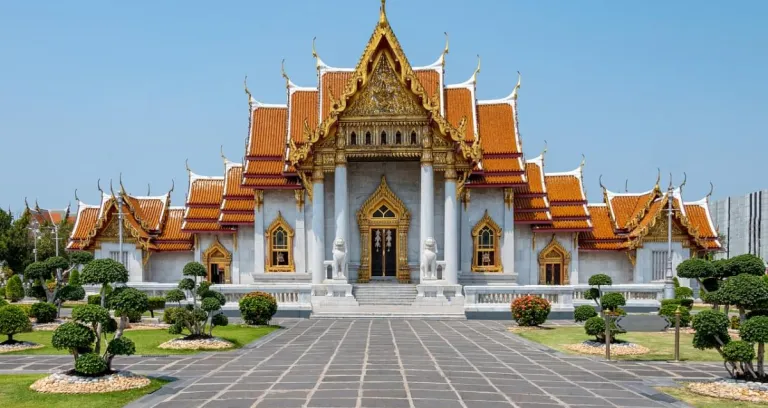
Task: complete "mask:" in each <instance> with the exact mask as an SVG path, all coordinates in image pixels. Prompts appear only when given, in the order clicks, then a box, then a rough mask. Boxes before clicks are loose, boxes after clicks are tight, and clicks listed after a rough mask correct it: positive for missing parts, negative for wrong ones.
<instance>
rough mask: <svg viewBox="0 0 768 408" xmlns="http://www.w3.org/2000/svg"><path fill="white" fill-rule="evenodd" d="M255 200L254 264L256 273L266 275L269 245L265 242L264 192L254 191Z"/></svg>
mask: <svg viewBox="0 0 768 408" xmlns="http://www.w3.org/2000/svg"><path fill="white" fill-rule="evenodd" d="M253 198H254V202H255V205H254V207H253V263H254V269H253V270H254V273H262V274H263V273H264V266H265V265H266V258H265V257H264V256H265V252H266V251H267V245H266V242H265V241H264V190H254V192H253Z"/></svg>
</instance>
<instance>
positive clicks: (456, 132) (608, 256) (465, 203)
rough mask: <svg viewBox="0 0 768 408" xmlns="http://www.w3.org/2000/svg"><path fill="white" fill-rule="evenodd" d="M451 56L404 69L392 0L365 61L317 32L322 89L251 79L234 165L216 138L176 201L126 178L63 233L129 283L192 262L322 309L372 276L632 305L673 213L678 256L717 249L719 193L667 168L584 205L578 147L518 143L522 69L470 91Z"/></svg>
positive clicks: (224, 282)
mask: <svg viewBox="0 0 768 408" xmlns="http://www.w3.org/2000/svg"><path fill="white" fill-rule="evenodd" d="M447 53H448V44H447V40H446V45H445V49H444V50H443V52H442V53H441V54H440V56H439V58H437V60H436V61H435V62H434V63H432V64H429V65H425V66H412V65H411V63H410V62H409V59H408V58H407V57H406V55H405V54H404V52H403V49H402V48H401V46H400V44H399V42H398V40H397V38H396V37H395V34H394V32H393V31H392V28H391V26H390V24H389V21H388V19H387V16H386V12H385V9H384V5H383V3H382V7H381V10H380V15H379V19H378V22H377V23H376V26H375V28H374V31H373V34H372V36H371V38H370V40H369V41H368V43H367V44H366V46H365V48H364V51H363V53H362V56H361V57H360V60H359V62H358V64H357V66H355V67H347V68H337V67H332V66H330V65H327V64H326V63H325V62H324V61H323V60H322V59H321V58H320V56H319V55H318V53H317V52H316V50H315V48H314V42H313V55H314V57H315V61H316V67H315V68H316V71H317V84H315V85H314V86H299V85H296V84H294V83H293V82H292V81H291V80H290V78H289V76H288V75H287V74H286V72H285V70H283V80H284V81H285V84H286V98H285V100H284V101H283V102H282V103H278V104H267V103H262V102H259V101H257V100H256V99H255V98H254V97H253V96H252V95H251V93H250V91H249V90H248V87H247V85H246V86H245V92H246V94H247V98H248V99H247V102H248V106H249V112H250V117H249V128H248V133H247V140H246V146H245V152H244V155H243V160H242V162H233V161H230V160H228V159H227V158H226V157H224V154H223V152H222V154H221V156H222V161H223V165H222V169H223V173H221V174H218V175H213V176H203V175H199V174H196V173H194V172H193V171H192V169H191V168H190V166H189V165H188V166H187V172H188V177H189V182H188V190H187V194H186V202H185V203H184V206H183V207H172V206H171V205H170V192H168V193H167V194H164V195H161V196H149V195H148V196H134V195H131V194H129V193H128V192H126V191H125V189H124V188H122V183H121V188H120V191H119V192H117V193H115V192H114V191H112V190H111V191H110V193H104V192H103V191H102V200H101V202H100V203H98V204H96V205H87V204H84V203H82V202H79V203H78V210H77V220H76V223H75V228H74V230H73V232H72V236H71V237H70V242H69V246H68V248H69V249H72V250H87V251H93V252H94V253H95V255H96V257H97V258H101V257H111V258H114V259H116V260H121V261H122V262H123V263H125V264H126V266H128V268H129V270H130V277H131V278H130V279H131V284H136V285H137V286H142V287H147V288H149V287H154V289H153V290H157V291H162V290H164V288H171V287H173V285H172V284H173V283H175V282H177V281H178V280H179V279H180V278H181V270H182V267H183V265H184V264H185V263H186V262H189V261H198V262H201V263H203V264H204V265H205V267H206V268H207V270H208V277H207V278H208V280H210V281H211V282H213V283H215V284H217V286H215V287H217V288H219V289H220V290H222V291H223V292H225V293H236V292H237V293H240V292H243V293H244V292H245V291H249V290H253V288H259V290H267V291H272V292H274V293H280V294H281V297H279V301H280V307H281V308H283V309H285V308H289V307H290V306H291V305H296V304H302V305H304V306H302V307H305V306H306V307H310V308H311V309H312V310H314V311H317V310H318V308H322V307H328V308H330V309H332V310H336V309H333V308H334V307H335V308H342V307H347V308H349V307H361V305H362V304H363V303H364V302H362V301H361V302H358V301H357V300H356V299H357V295H358V293H363V292H364V291H365V289H366V287H372V286H376V285H375V284H372V283H376V282H380V281H383V282H388V283H391V284H392V285H394V284H395V283H398V284H400V285H399V286H402V287H407V288H409V289H408V290H409V291H412V292H413V296H414V298H413V304H412V305H413V307H416V306H418V305H422V306H423V307H425V308H437V309H435V310H439V308H440V307H445V308H452V307H466V308H467V310H469V309H470V308H474V309H472V310H476V311H482V310H484V309H483V307H482V304H483V303H486V304H492V303H493V302H494V301H496V300H499V302H501V303H503V302H502V301H504V302H507V301H508V300H509V299H511V298H514V296H516V295H518V294H521V293H542V294H544V295H546V296H547V297H548V299H550V301H552V302H553V303H556V305H560V306H561V309H562V310H567V309H568V307H572V305H573V303H574V302H576V303H577V301H578V299H579V297H580V295H579V294H580V293H581V292H580V290H581V289H580V288H582V289H583V287H584V286H585V285H584V284H585V283H586V282H587V280H588V279H589V277H590V276H591V275H593V274H597V273H605V274H609V275H610V276H612V278H613V280H614V283H615V284H617V285H622V284H623V285H626V287H627V288H629V289H627V290H628V291H632V290H636V292H637V293H636V295H635V296H634V297H632V296H629V298H630V302H632V301H633V300H636V301H638V302H640V303H642V302H643V301H653V302H655V301H657V300H658V299H660V297H659V296H660V295H659V293H660V292H659V287H660V286H659V284H660V282H662V281H663V280H664V277H665V275H664V274H665V271H666V268H667V257H668V254H669V251H668V248H667V236H668V226H669V220H670V219H671V220H672V226H671V231H672V257H673V259H672V263H673V266H674V265H676V264H678V263H679V262H681V261H682V260H684V259H687V258H689V257H694V256H703V255H704V254H706V253H707V252H711V251H717V250H719V249H720V243H719V241H718V235H717V232H716V231H715V228H714V227H713V224H712V221H711V219H710V217H709V210H708V199H709V195H708V196H707V197H705V198H703V199H701V200H699V201H693V202H686V201H684V200H683V194H682V193H683V191H682V187H683V186H680V187H676V188H672V187H671V186H670V187H669V188H666V189H662V188H661V187H660V184H659V183H660V179H659V178H657V180H656V182H655V184H653V183H651V182H652V180H649V185H648V186H649V187H650V190H649V191H647V192H643V193H629V192H624V193H617V192H613V191H610V190H608V189H607V188H605V187H603V202H602V203H593V204H590V203H588V202H587V198H586V194H585V192H584V183H583V172H584V165H585V163H584V159H583V157H582V158H578V157H576V158H574V163H573V165H574V166H575V168H574V169H573V170H570V171H562V172H549V171H548V170H549V168H548V167H547V166H545V158H546V148H545V150H544V152H542V153H541V154H539V155H538V156H536V157H533V158H528V159H527V158H526V155H525V153H524V151H523V148H522V146H523V143H522V139H521V135H520V129H519V126H518V113H517V112H518V93H519V92H520V86H521V81H520V77H519V75H518V78H517V85H516V86H514V87H512V89H510V90H508V96H506V97H502V98H499V99H495V100H477V98H476V96H475V90H476V87H477V86H478V83H479V82H480V81H479V79H480V75H479V74H480V62H479V60H478V64H477V68H476V69H475V71H474V72H472V73H468V74H469V78H468V79H467V80H466V81H465V82H462V83H459V84H446V83H445V80H444V78H445V77H444V70H445V66H446V54H447ZM579 161H580V164H579ZM601 186H602V183H601ZM100 190H101V188H100ZM670 201H671V203H670ZM670 208H671V209H672V213H673V215H672V216H671V217H668V215H669V209H670ZM121 220H122V229H121V228H119V227H120V221H121ZM121 231H122V232H121ZM121 234H122V235H121ZM121 245H122V247H123V249H122V250H120V246H121ZM684 284H687V282H684ZM153 285H154V286H153ZM632 285H634V286H632ZM390 286H391V285H390ZM632 288H635V289H632ZM291 291H293V292H291ZM288 292H291V293H299V294H300V295H297V296H298V297H296V296H294V295H290V296H289V295H286V293H288ZM304 294H306V296H304ZM233 296H234V295H233ZM292 296H293V297H292ZM464 298H466V302H465V299H464ZM228 299H229V298H228ZM231 299H234V297H233V298H231ZM494 299H496V300H494ZM647 303H648V302H646V303H644V304H647ZM307 305H309V306H307ZM457 305H458V306H457ZM568 305H570V306H568ZM489 307H491V306H489ZM491 308H492V307H491ZM505 308H506V309H505V310H506V311H507V312H508V310H509V309H508V302H507V303H506V306H505ZM486 309H487V310H491V309H488V308H486ZM286 310H287V309H286ZM430 310H432V309H430Z"/></svg>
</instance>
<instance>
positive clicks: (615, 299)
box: [600, 292, 627, 311]
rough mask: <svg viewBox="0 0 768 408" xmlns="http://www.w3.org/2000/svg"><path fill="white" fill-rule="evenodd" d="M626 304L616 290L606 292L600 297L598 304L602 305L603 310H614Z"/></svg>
mask: <svg viewBox="0 0 768 408" xmlns="http://www.w3.org/2000/svg"><path fill="white" fill-rule="evenodd" d="M626 304H627V301H626V299H624V295H622V294H621V293H618V292H611V293H606V294H605V295H603V296H602V297H600V305H601V306H602V307H603V310H610V311H615V310H616V309H618V308H619V307H621V306H624V305H626Z"/></svg>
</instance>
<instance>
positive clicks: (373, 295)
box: [352, 283, 416, 306]
mask: <svg viewBox="0 0 768 408" xmlns="http://www.w3.org/2000/svg"><path fill="white" fill-rule="evenodd" d="M352 295H353V296H354V297H355V299H357V303H358V304H359V305H361V306H365V305H406V306H410V305H411V304H412V303H413V301H414V299H416V285H407V284H399V283H365V284H355V285H352Z"/></svg>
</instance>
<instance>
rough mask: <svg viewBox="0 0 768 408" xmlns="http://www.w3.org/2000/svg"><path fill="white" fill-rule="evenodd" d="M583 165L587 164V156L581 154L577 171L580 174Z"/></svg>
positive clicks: (582, 170) (582, 171)
mask: <svg viewBox="0 0 768 408" xmlns="http://www.w3.org/2000/svg"><path fill="white" fill-rule="evenodd" d="M585 164H587V156H586V155H585V154H584V153H582V154H581V164H579V171H581V173H582V174H583V173H584V165H585Z"/></svg>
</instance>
